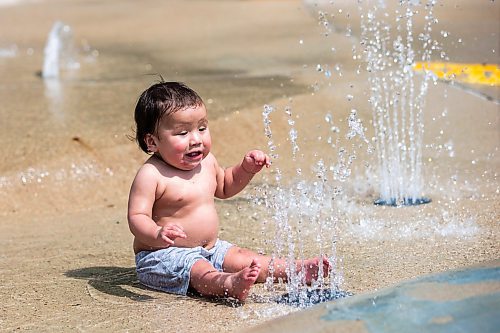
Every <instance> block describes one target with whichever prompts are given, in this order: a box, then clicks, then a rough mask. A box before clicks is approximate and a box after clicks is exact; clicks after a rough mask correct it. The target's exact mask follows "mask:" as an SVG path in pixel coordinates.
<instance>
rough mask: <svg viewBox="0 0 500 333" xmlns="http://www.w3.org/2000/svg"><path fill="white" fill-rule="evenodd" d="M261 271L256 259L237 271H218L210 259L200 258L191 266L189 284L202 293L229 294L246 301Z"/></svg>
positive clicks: (228, 295)
mask: <svg viewBox="0 0 500 333" xmlns="http://www.w3.org/2000/svg"><path fill="white" fill-rule="evenodd" d="M259 272H260V265H259V264H258V263H257V262H256V261H251V262H250V264H249V265H247V266H245V267H243V268H242V269H240V270H239V271H237V272H232V273H224V272H219V271H217V270H216V269H215V268H214V266H212V264H210V263H209V262H208V261H206V260H198V261H196V262H195V263H194V265H193V267H192V268H191V278H190V281H189V284H190V285H191V287H193V288H194V289H196V290H197V291H198V292H199V293H200V294H202V295H206V296H227V297H234V298H237V299H238V300H240V301H244V300H245V299H246V298H247V296H248V291H249V290H250V288H251V287H252V286H253V284H254V283H255V280H256V279H257V277H258V275H259Z"/></svg>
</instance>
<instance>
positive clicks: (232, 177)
mask: <svg viewBox="0 0 500 333" xmlns="http://www.w3.org/2000/svg"><path fill="white" fill-rule="evenodd" d="M264 166H266V167H269V166H271V162H270V160H269V156H267V155H266V154H265V153H264V152H262V151H260V150H251V151H249V152H248V153H247V154H246V155H245V157H244V158H243V161H241V163H240V164H238V165H235V166H234V167H231V168H227V169H222V168H220V167H219V171H218V172H217V190H216V192H215V196H216V197H217V198H220V199H226V198H230V197H232V196H233V195H235V194H237V193H239V192H240V191H241V190H243V189H244V188H245V186H247V184H248V183H249V182H250V180H252V178H253V176H254V175H255V174H256V173H258V172H259V171H260V170H262V168H263V167H264Z"/></svg>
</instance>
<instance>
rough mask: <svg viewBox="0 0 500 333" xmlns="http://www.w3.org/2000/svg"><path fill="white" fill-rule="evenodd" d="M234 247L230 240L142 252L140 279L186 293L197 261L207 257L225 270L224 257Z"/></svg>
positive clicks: (139, 255) (138, 259)
mask: <svg viewBox="0 0 500 333" xmlns="http://www.w3.org/2000/svg"><path fill="white" fill-rule="evenodd" d="M231 246H233V244H231V243H229V242H226V241H221V240H217V242H216V243H215V245H214V247H213V248H211V249H210V250H207V249H205V248H204V247H202V246H197V247H192V248H191V247H169V248H166V249H161V250H156V251H141V252H139V253H137V254H136V255H135V266H136V271H137V278H138V279H139V282H141V283H142V284H143V285H145V286H147V287H149V288H152V289H157V290H161V291H165V292H167V293H172V294H180V295H186V293H187V291H188V288H189V278H190V274H191V268H192V267H193V265H194V263H195V262H196V261H198V260H200V259H203V260H206V261H208V262H210V263H211V264H212V265H213V266H214V268H215V269H216V270H218V271H222V263H223V262H224V257H225V256H226V253H227V250H228V249H229V248H230V247H231Z"/></svg>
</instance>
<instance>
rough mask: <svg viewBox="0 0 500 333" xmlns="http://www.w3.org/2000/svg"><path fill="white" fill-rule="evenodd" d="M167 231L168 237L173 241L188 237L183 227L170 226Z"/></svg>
mask: <svg viewBox="0 0 500 333" xmlns="http://www.w3.org/2000/svg"><path fill="white" fill-rule="evenodd" d="M166 231H167V235H168V236H169V237H170V238H172V239H174V238H177V237H180V238H186V237H187V236H186V233H185V232H184V230H183V229H182V228H181V227H179V226H178V225H170V226H168V228H167V230H166Z"/></svg>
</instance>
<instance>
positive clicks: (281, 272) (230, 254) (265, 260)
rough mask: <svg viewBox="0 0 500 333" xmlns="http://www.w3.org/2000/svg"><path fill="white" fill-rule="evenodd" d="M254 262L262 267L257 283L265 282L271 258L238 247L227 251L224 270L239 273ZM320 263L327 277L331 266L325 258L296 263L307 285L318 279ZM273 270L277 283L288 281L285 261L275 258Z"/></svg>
mask: <svg viewBox="0 0 500 333" xmlns="http://www.w3.org/2000/svg"><path fill="white" fill-rule="evenodd" d="M253 261H257V262H258V263H259V264H260V265H261V270H260V273H259V276H258V278H257V282H265V281H266V279H267V277H268V276H269V275H270V263H271V257H270V256H265V255H261V254H258V253H256V252H254V251H251V250H248V249H244V248H241V247H238V246H232V247H231V248H230V249H229V250H228V251H227V254H226V257H225V258H224V264H223V269H224V271H225V272H237V271H239V270H241V269H243V268H244V267H248V265H249V264H250V263H251V262H253ZM320 262H321V264H322V265H323V277H327V276H328V273H329V271H328V269H329V266H330V264H329V262H328V260H327V259H326V258H323V259H322V260H320V259H319V258H312V259H306V260H297V261H295V269H296V272H299V271H301V270H302V267H304V269H305V280H306V283H307V284H310V283H311V282H312V280H313V279H314V280H317V279H318V274H319V268H320V265H321V264H320ZM273 269H274V272H273V276H274V280H275V282H276V281H277V280H278V279H283V280H285V281H286V279H287V275H286V260H285V259H281V258H275V259H274V263H273Z"/></svg>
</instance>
